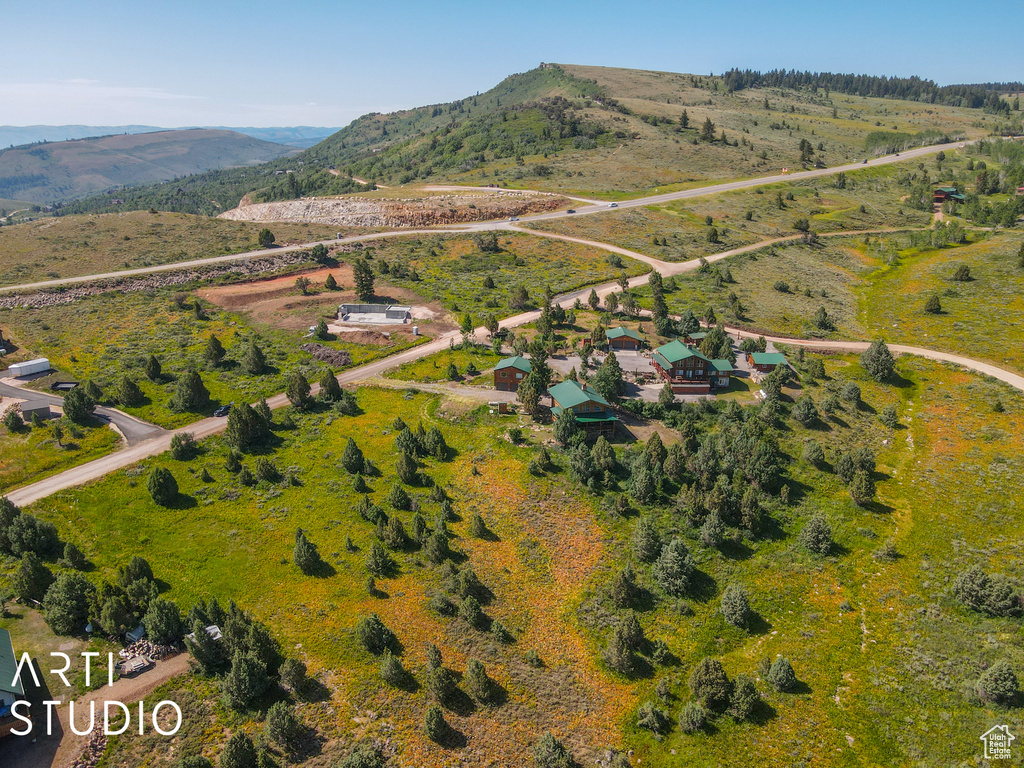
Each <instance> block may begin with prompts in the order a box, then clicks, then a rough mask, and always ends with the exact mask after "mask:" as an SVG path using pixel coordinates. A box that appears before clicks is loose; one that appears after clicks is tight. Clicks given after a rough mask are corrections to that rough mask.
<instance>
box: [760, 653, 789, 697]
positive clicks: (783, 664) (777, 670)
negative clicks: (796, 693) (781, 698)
mask: <svg viewBox="0 0 1024 768" xmlns="http://www.w3.org/2000/svg"><path fill="white" fill-rule="evenodd" d="M766 679H767V680H768V683H769V684H770V685H771V686H772V687H773V688H774V689H775V690H777V691H791V690H793V687H794V686H795V685H796V673H795V672H793V665H792V664H790V663H789V659H787V658H785V657H784V656H779V657H778V658H776V659H775V661H773V662H772V665H771V667H770V668H769V669H768V674H767V675H766Z"/></svg>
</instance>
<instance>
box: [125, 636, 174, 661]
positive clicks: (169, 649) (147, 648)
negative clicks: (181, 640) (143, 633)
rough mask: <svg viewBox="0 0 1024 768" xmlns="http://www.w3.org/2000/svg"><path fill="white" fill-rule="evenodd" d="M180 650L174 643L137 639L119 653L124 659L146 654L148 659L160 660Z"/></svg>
mask: <svg viewBox="0 0 1024 768" xmlns="http://www.w3.org/2000/svg"><path fill="white" fill-rule="evenodd" d="M178 653H180V651H179V650H178V649H177V648H175V647H174V646H173V645H157V644H156V643H154V642H151V641H149V640H146V639H145V638H143V639H142V640H137V641H136V642H134V643H132V644H131V645H129V646H127V647H125V648H124V649H123V650H121V651H118V655H119V656H120V657H121V658H122V659H130V658H132V657H133V656H145V657H146V658H147V659H152V660H153V661H159V660H160V659H166V658H168V657H170V656H176V655H178Z"/></svg>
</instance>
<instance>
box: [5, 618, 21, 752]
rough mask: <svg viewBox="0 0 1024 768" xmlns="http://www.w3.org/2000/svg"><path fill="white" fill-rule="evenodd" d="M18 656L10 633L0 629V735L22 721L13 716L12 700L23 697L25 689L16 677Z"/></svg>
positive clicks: (8, 731) (18, 725)
mask: <svg viewBox="0 0 1024 768" xmlns="http://www.w3.org/2000/svg"><path fill="white" fill-rule="evenodd" d="M17 672H18V657H17V656H15V655H14V645H13V644H12V643H11V633H10V632H8V631H7V630H6V629H0V737H2V736H7V735H8V734H9V733H10V732H11V729H13V728H20V727H21V725H23V723H22V722H21V721H20V720H18V719H17V718H15V717H14V715H13V714H12V707H13V706H14V702H16V701H19V700H21V699H24V698H25V689H24V687H23V686H22V684H21V680H20V679H19V678H18V675H17Z"/></svg>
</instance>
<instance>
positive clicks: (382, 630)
mask: <svg viewBox="0 0 1024 768" xmlns="http://www.w3.org/2000/svg"><path fill="white" fill-rule="evenodd" d="M356 638H357V639H358V640H359V642H360V643H362V645H363V647H364V648H366V650H368V651H369V652H370V653H373V654H378V655H379V654H381V653H383V652H384V651H385V650H387V649H389V648H391V647H392V646H393V645H394V644H395V640H396V638H395V634H394V632H392V631H391V630H390V629H388V628H387V626H385V624H384V622H383V621H381V618H380V616H378V615H377V614H376V613H371V614H369V615H367V616H363V617H362V618H361V619H360V620H359V623H358V624H356Z"/></svg>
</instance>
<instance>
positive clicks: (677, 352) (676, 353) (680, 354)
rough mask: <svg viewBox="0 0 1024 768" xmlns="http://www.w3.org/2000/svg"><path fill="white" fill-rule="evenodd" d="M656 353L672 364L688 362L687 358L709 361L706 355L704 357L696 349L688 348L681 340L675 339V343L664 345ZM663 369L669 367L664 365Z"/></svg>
mask: <svg viewBox="0 0 1024 768" xmlns="http://www.w3.org/2000/svg"><path fill="white" fill-rule="evenodd" d="M654 351H655V354H657V355H660V356H661V358H662V359H663V360H666V361H668V362H669V363H672V364H675V363H678V362H679V361H680V360H686V359H687V358H690V357H696V358H699V359H700V360H707V358H706V357H704V355H702V354H701V353H700V352H698V351H697V350H696V349H691V348H690V347H688V346H686V345H685V344H683V342H681V341H680V340H679V339H674V340H673V341H670V342H669V343H668V344H662V345H661V346H660V347H658V348H657V349H656V350H654ZM708 362H710V360H708ZM662 367H663V368H666V367H668V366H665V365H662Z"/></svg>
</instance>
